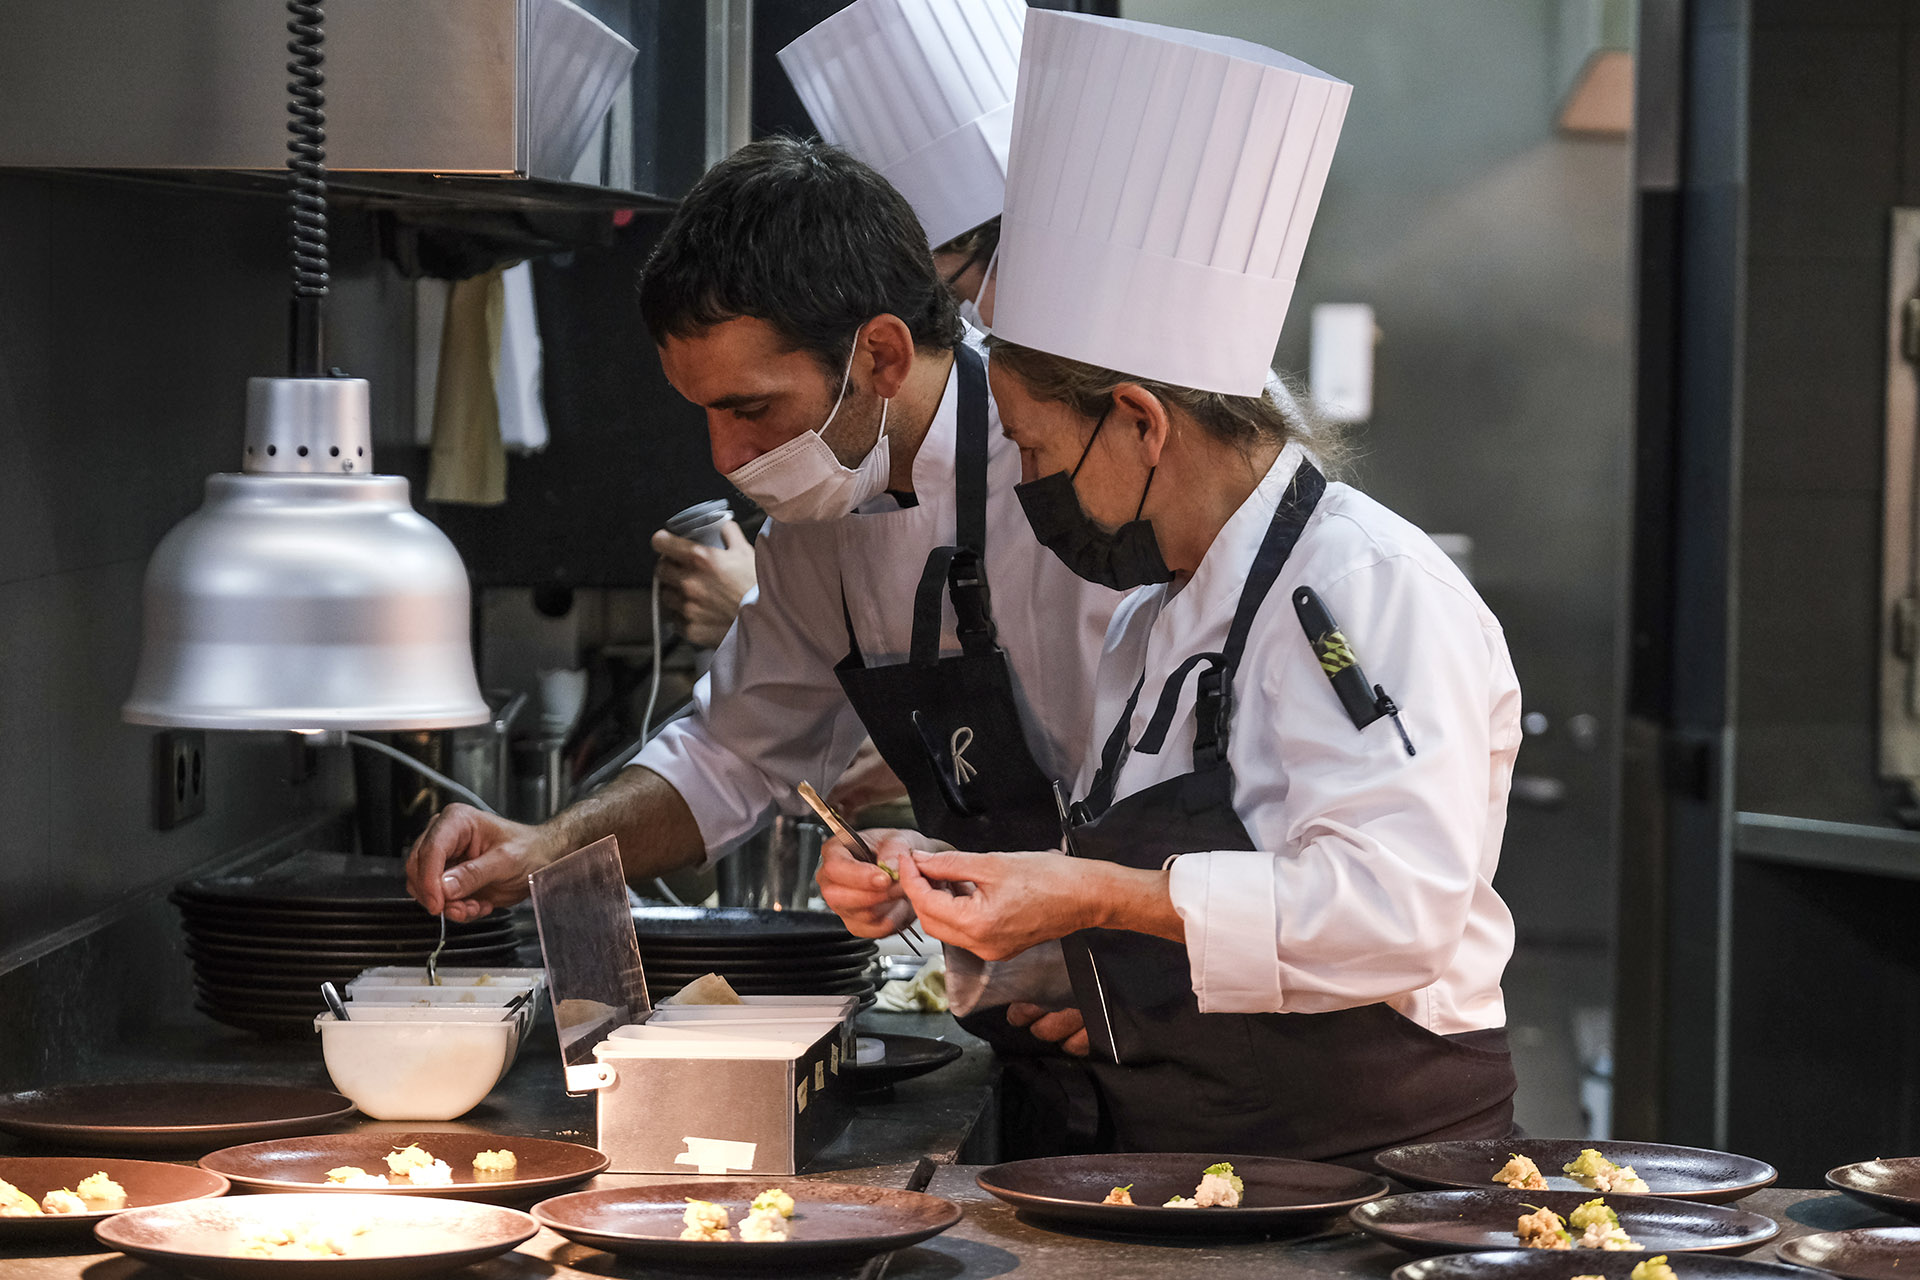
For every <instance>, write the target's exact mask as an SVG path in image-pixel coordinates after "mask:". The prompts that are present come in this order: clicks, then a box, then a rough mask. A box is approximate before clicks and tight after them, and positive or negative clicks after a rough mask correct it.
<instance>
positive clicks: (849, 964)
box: [640, 952, 874, 977]
mask: <svg viewBox="0 0 1920 1280" xmlns="http://www.w3.org/2000/svg"><path fill="white" fill-rule="evenodd" d="M873 959H874V958H873V954H872V953H871V952H849V953H848V954H846V955H830V956H772V957H768V958H766V959H762V960H730V959H726V958H724V957H715V958H712V959H703V958H701V957H698V956H694V957H688V956H660V955H648V954H645V953H644V952H643V953H642V954H641V956H640V963H641V964H643V965H645V966H646V967H647V968H648V969H661V970H665V971H668V972H673V973H738V974H746V975H751V976H754V977H778V976H779V975H781V974H784V973H827V972H831V971H839V970H844V971H852V972H855V973H857V972H859V971H860V970H862V969H865V968H867V967H869V966H870V965H872V964H873Z"/></svg>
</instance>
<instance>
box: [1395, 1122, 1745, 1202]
mask: <svg viewBox="0 0 1920 1280" xmlns="http://www.w3.org/2000/svg"><path fill="white" fill-rule="evenodd" d="M1585 1147H1592V1148H1593V1149H1594V1150H1596V1151H1598V1152H1599V1153H1600V1154H1601V1155H1603V1156H1605V1157H1606V1158H1607V1159H1609V1160H1611V1161H1613V1162H1614V1163H1615V1164H1619V1165H1631V1166H1633V1171H1634V1172H1635V1173H1637V1174H1639V1175H1640V1177H1641V1179H1642V1180H1643V1181H1644V1182H1645V1183H1646V1184H1647V1187H1648V1190H1647V1191H1644V1192H1638V1193H1636V1192H1631V1191H1610V1192H1608V1193H1607V1194H1608V1195H1634V1194H1640V1195H1655V1196H1665V1197H1667V1198H1668V1199H1669V1200H1698V1201H1700V1202H1702V1203H1704V1204H1726V1203H1728V1202H1729V1201H1732V1200H1738V1199H1739V1198H1740V1197H1741V1196H1744V1195H1749V1194H1751V1193H1752V1192H1755V1191H1758V1190H1759V1189H1760V1188H1762V1187H1764V1186H1767V1185H1769V1184H1770V1183H1772V1182H1773V1180H1774V1179H1775V1178H1777V1177H1779V1176H1780V1175H1779V1173H1778V1172H1777V1171H1776V1170H1775V1169H1774V1167H1773V1166H1772V1165H1770V1164H1767V1163H1766V1162H1764V1161H1761V1160H1754V1159H1752V1158H1750V1157H1748V1156H1736V1155H1729V1154H1728V1153H1726V1152H1724V1151H1707V1150H1704V1149H1702V1148H1699V1147H1670V1146H1663V1145H1661V1144H1659V1143H1654V1142H1601V1141H1591V1140H1586V1139H1575V1138H1498V1139H1487V1140H1476V1141H1470V1142H1422V1143H1419V1144H1416V1145H1414V1146H1409V1147H1395V1148H1394V1149H1393V1150H1391V1151H1386V1152H1382V1153H1381V1155H1380V1157H1379V1162H1380V1168H1381V1169H1382V1170H1384V1171H1385V1172H1386V1173H1387V1174H1388V1175H1389V1176H1391V1177H1395V1178H1398V1179H1400V1180H1401V1181H1402V1182H1405V1183H1407V1184H1408V1185H1410V1186H1415V1187H1462V1188H1464V1189H1466V1190H1469V1191H1477V1190H1479V1189H1481V1188H1483V1187H1489V1186H1495V1185H1497V1184H1495V1183H1494V1181H1493V1175H1494V1174H1496V1173H1498V1172H1499V1171H1500V1167H1501V1166H1502V1165H1504V1164H1506V1162H1507V1158H1508V1156H1510V1155H1522V1156H1525V1157H1527V1158H1528V1159H1529V1160H1532V1161H1533V1162H1534V1163H1535V1164H1537V1165H1539V1166H1540V1172H1541V1174H1542V1175H1543V1176H1544V1177H1545V1178H1546V1180H1547V1186H1548V1187H1549V1188H1550V1189H1552V1190H1554V1191H1586V1188H1584V1187H1582V1186H1581V1185H1580V1184H1579V1183H1577V1182H1575V1181H1574V1180H1573V1179H1572V1178H1569V1177H1567V1176H1566V1175H1565V1174H1563V1173H1561V1172H1560V1170H1561V1168H1562V1167H1563V1166H1565V1165H1567V1164H1570V1163H1572V1162H1573V1161H1574V1160H1575V1159H1576V1158H1577V1157H1578V1156H1579V1154H1580V1152H1581V1149H1582V1148H1585ZM1586 1194H1587V1195H1588V1196H1589V1197H1591V1196H1593V1195H1595V1194H1597V1193H1596V1192H1593V1191H1587V1192H1586Z"/></svg>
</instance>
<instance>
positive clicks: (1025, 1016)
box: [1007, 1002, 1087, 1058]
mask: <svg viewBox="0 0 1920 1280" xmlns="http://www.w3.org/2000/svg"><path fill="white" fill-rule="evenodd" d="M1007 1025H1009V1026H1014V1027H1025V1028H1026V1029H1027V1030H1029V1031H1031V1032H1032V1033H1033V1035H1034V1038H1035V1039H1036V1040H1045V1041H1046V1042H1047V1043H1048V1044H1057V1045H1059V1046H1060V1048H1061V1049H1063V1050H1064V1051H1066V1052H1067V1053H1070V1054H1072V1055H1073V1056H1074V1057H1076V1058H1084V1057H1086V1056H1087V1020H1086V1019H1085V1018H1083V1017H1081V1016H1080V1011H1079V1010H1078V1009H1048V1008H1046V1007H1045V1006H1044V1005H1037V1004H1021V1003H1017V1002H1016V1003H1014V1004H1010V1005H1008V1006H1007Z"/></svg>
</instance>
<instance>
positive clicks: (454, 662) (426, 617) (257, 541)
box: [122, 378, 489, 729]
mask: <svg viewBox="0 0 1920 1280" xmlns="http://www.w3.org/2000/svg"><path fill="white" fill-rule="evenodd" d="M366 388H367V384H366V383H365V382H362V381H359V380H357V379H348V378H314V379H290V378H275V379H267V378H256V379H253V380H252V383H251V385H250V386H249V389H248V423H247V467H248V469H247V471H246V472H242V473H231V474H221V475H215V476H209V477H208V478H207V485H206V500H205V503H204V505H202V506H201V508H200V510H198V511H197V512H195V513H194V514H193V515H191V516H189V517H187V519H185V520H184V521H182V522H181V523H180V524H179V525H177V526H175V527H174V528H173V529H172V530H171V531H170V532H168V534H167V535H166V537H165V538H163V539H162V540H161V542H160V545H159V547H158V548H156V549H155V551H154V554H153V559H152V560H151V561H150V562H149V563H148V566H147V577H146V592H145V619H144V630H143V637H142V642H141V649H140V666H139V671H138V674H137V675H136V676H135V679H134V687H133V694H132V696H131V697H130V698H129V699H128V700H127V703H126V705H125V707H124V708H123V709H122V714H123V715H124V716H125V718H126V719H127V720H129V721H132V722H133V723H135V724H159V725H183V726H189V727H195V728H206V729H442V728H452V727H454V726H458V725H467V724H478V723H481V722H483V721H485V720H486V719H487V718H488V715H489V713H488V709H487V703H486V700H485V699H484V698H482V697H481V696H480V689H479V685H478V682H477V681H476V680H475V678H474V669H473V655H472V649H471V645H470V642H469V629H470V626H471V616H470V612H469V599H470V597H469V592H468V586H467V575H466V569H465V567H464V566H463V565H462V564H461V562H460V555H459V553H458V552H457V551H455V550H454V547H453V544H452V543H451V542H449V541H448V540H447V537H446V535H445V534H443V533H442V532H441V531H440V530H439V529H438V528H437V527H435V526H434V525H433V524H432V523H431V522H430V521H428V520H427V519H426V518H425V517H423V516H421V515H420V514H419V513H417V512H416V511H414V510H413V507H412V505H411V504H410V503H409V501H408V490H407V482H406V480H405V479H404V478H403V477H400V476H374V475H365V474H359V473H358V472H360V471H363V470H364V468H365V467H366V466H367V465H369V463H368V459H369V458H370V455H371V452H372V450H371V448H370V446H369V444H368V439H369V435H370V433H369V431H368V430H367V394H366Z"/></svg>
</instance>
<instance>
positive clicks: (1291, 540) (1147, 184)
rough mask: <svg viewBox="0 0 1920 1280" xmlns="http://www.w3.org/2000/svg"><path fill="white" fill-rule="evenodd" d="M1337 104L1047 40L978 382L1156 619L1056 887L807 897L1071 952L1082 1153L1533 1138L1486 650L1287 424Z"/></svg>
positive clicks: (1126, 29) (1028, 500)
mask: <svg viewBox="0 0 1920 1280" xmlns="http://www.w3.org/2000/svg"><path fill="white" fill-rule="evenodd" d="M1121 85H1125V86H1129V87H1130V88H1131V90H1132V91H1130V92H1119V93H1116V91H1115V89H1116V86H1121ZM1350 93H1351V89H1350V87H1349V86H1347V85H1345V84H1342V83H1340V82H1338V81H1336V80H1333V79H1331V78H1330V77H1327V76H1325V75H1324V74H1322V73H1320V72H1317V71H1315V70H1313V69H1312V68H1310V67H1306V66H1304V65H1303V64H1301V63H1298V62H1296V61H1294V60H1292V59H1290V58H1287V57H1285V56H1284V55H1280V54H1276V53H1274V52H1272V51H1270V50H1266V49H1263V48H1260V47H1258V46H1254V45H1249V44H1245V43H1242V42H1239V41H1228V40H1222V39H1218V38H1213V37H1196V36H1192V35H1190V33H1185V32H1178V31H1172V30H1169V29H1166V28H1159V27H1149V26H1146V25H1144V24H1138V23H1129V22H1121V21H1117V20H1110V19H1095V18H1088V17H1083V16H1078V15H1069V14H1063V13H1051V12H1043V11H1040V10H1035V11H1034V12H1033V13H1031V14H1030V15H1029V17H1028V25H1027V37H1026V48H1025V52H1024V54H1023V66H1022V79H1021V90H1020V98H1019V102H1018V104H1017V108H1016V121H1015V126H1014V144H1013V157H1012V163H1011V169H1010V172H1009V177H1008V191H1007V209H1006V217H1005V242H1004V254H1005V258H1004V265H1003V274H1002V278H1001V281H1000V298H999V311H998V314H997V316H996V322H995V339H994V346H993V351H992V358H991V372H990V376H991V379H992V383H993V386H994V390H995V393H996V398H997V400H998V403H999V405H1000V408H1001V414H1002V422H1003V429H1004V430H1005V432H1006V434H1007V435H1008V436H1009V437H1010V438H1011V439H1013V440H1014V442H1015V443H1016V444H1017V445H1018V446H1019V448H1020V452H1021V457H1022V464H1023V468H1022V469H1023V474H1024V476H1025V478H1026V483H1025V484H1023V486H1022V487H1021V489H1020V496H1021V501H1022V505H1023V506H1024V508H1025V510H1026V513H1027V515H1028V517H1029V519H1030V520H1031V522H1032V524H1033V527H1034V532H1035V533H1036V534H1037V535H1038V537H1039V538H1040V540H1041V541H1042V542H1043V543H1045V544H1046V545H1047V546H1048V547H1049V548H1051V549H1052V550H1053V551H1054V552H1055V553H1056V554H1057V555H1059V556H1060V558H1061V559H1062V560H1063V561H1065V563H1066V564H1067V565H1068V566H1069V567H1070V568H1072V569H1073V570H1074V571H1075V572H1076V573H1077V574H1079V575H1080V576H1082V577H1085V578H1087V579H1089V580H1092V581H1095V582H1100V583H1104V584H1105V585H1108V586H1113V587H1122V588H1125V587H1133V588H1138V590H1136V591H1135V592H1134V593H1133V594H1132V595H1130V596H1129V597H1128V598H1127V600H1126V601H1125V602H1124V603H1123V604H1122V605H1121V607H1120V610H1119V611H1118V612H1117V613H1116V614H1115V616H1114V619H1113V622H1112V624H1111V626H1110V627H1109V630H1108V633H1107V642H1106V646H1105V649H1104V652H1103V655H1102V658H1101V663H1100V670H1099V677H1098V682H1097V685H1096V704H1095V722H1096V725H1097V728H1096V730H1095V735H1096V736H1095V738H1094V743H1095V745H1096V749H1095V750H1094V751H1093V752H1092V753H1091V755H1092V756H1094V757H1096V758H1094V759H1092V760H1090V762H1089V764H1088V766H1087V767H1086V769H1085V771H1083V774H1082V776H1081V780H1080V785H1079V787H1078V788H1077V789H1076V795H1078V796H1079V797H1080V799H1079V801H1078V803H1077V804H1076V806H1075V813H1074V818H1075V821H1074V823H1073V825H1072V826H1071V830H1070V831H1067V832H1065V838H1064V841H1063V844H1064V851H1065V853H1066V854H1068V855H1070V856H1065V857H1063V856H1059V854H1058V853H1056V852H1052V851H1048V852H927V851H919V852H914V851H910V850H909V848H908V846H907V844H906V843H905V842H904V841H902V840H899V839H896V838H887V839H883V840H882V841H881V844H882V846H883V848H882V857H883V860H886V861H890V862H894V863H896V864H897V868H898V873H899V877H900V883H899V886H898V889H897V890H895V889H893V888H892V887H891V885H890V882H888V881H887V880H886V878H885V877H884V876H882V875H881V874H880V873H879V872H877V871H876V870H875V869H874V868H871V867H867V866H863V865H861V864H859V863H855V862H852V861H851V859H850V858H848V857H847V855H846V853H845V851H844V849H842V848H840V847H837V846H836V847H834V848H833V849H832V850H831V851H830V853H829V856H828V859H827V861H826V862H825V863H824V864H823V868H822V872H821V883H822V885H823V888H824V890H825V892H826V895H827V898H828V901H829V902H830V903H832V904H833V905H834V906H835V907H836V909H838V910H840V911H841V912H842V914H843V916H845V917H846V918H847V919H848V920H849V923H850V926H851V927H853V928H855V930H856V931H858V932H866V933H878V932H885V931H887V930H889V929H891V928H894V927H898V926H899V925H900V924H901V923H902V922H904V920H906V919H908V918H911V917H913V916H917V917H918V919H919V922H920V924H921V926H922V927H923V928H924V929H925V930H926V931H927V932H928V933H930V934H932V935H933V936H935V937H937V938H940V939H942V940H943V941H945V942H947V943H949V944H951V945H954V946H958V947H962V948H966V949H967V950H969V951H971V952H973V953H975V954H977V955H979V956H982V957H985V958H988V959H1000V958H1004V957H1007V956H1013V955H1019V954H1023V953H1027V952H1029V951H1030V950H1031V949H1034V948H1038V947H1040V946H1041V945H1042V944H1050V943H1051V942H1052V941H1053V940H1055V939H1060V940H1062V942H1063V947H1064V953H1065V960H1066V966H1067V969H1068V971H1069V973H1070V975H1071V978H1072V985H1073V991H1074V996H1075V1004H1076V1005H1077V1010H1063V1011H1060V1012H1058V1013H1055V1014H1052V1015H1050V1016H1049V1017H1048V1018H1046V1019H1042V1021H1041V1022H1040V1023H1037V1024H1036V1025H1035V1029H1036V1031H1039V1032H1041V1033H1042V1034H1043V1035H1047V1036H1050V1037H1052V1038H1056V1039H1060V1040H1062V1041H1063V1042H1064V1044H1065V1046H1066V1047H1067V1049H1068V1050H1069V1051H1075V1050H1077V1051H1079V1052H1080V1053H1082V1054H1084V1057H1083V1058H1080V1059H1079V1061H1080V1062H1081V1063H1082V1064H1083V1065H1082V1066H1081V1068H1080V1075H1079V1077H1078V1079H1077V1082H1076V1084H1075V1086H1074V1087H1073V1088H1070V1089H1069V1090H1068V1091H1067V1094H1066V1095H1065V1096H1064V1098H1063V1108H1064V1111H1065V1113H1066V1114H1067V1115H1069V1116H1072V1117H1074V1119H1073V1120H1072V1121H1071V1122H1069V1123H1067V1124H1066V1125H1065V1127H1064V1131H1063V1132H1062V1133H1061V1134H1060V1135H1058V1138H1057V1141H1058V1142H1059V1143H1060V1145H1061V1146H1062V1148H1063V1149H1117V1150H1175V1151H1207V1150H1218V1151H1231V1152H1244V1153H1254V1154H1269V1155H1284V1156H1294V1157H1299V1158H1306V1159H1320V1160H1328V1159H1331V1160H1340V1161H1347V1162H1353V1163H1360V1164H1364V1163H1365V1162H1366V1161H1367V1160H1368V1159H1370V1157H1371V1156H1372V1155H1373V1154H1375V1153H1377V1152H1378V1151H1380V1150H1382V1149H1384V1148H1386V1147H1389V1146H1394V1145H1397V1144H1400V1143H1403V1142H1412V1141H1419V1140H1426V1139H1435V1138H1446V1137H1500V1136H1504V1135H1506V1134H1507V1133H1508V1132H1509V1131H1510V1128H1511V1123H1512V1095H1513V1088H1514V1079H1513V1070H1512V1063H1511V1059H1510V1058H1509V1056H1508V1054H1507V1051H1506V1044H1505V1031H1504V1026H1505V1010H1504V1006H1503V1003H1502V998H1501V991H1500V975H1501V972H1502V970H1503V968H1504V967H1505V964H1506V961H1507V958H1508V956H1509V955H1510V953H1511V950H1512V942H1513V925H1512V918H1511V916H1510V915H1509V914H1508V912H1507V909H1506V907H1505V905H1504V904H1503V903H1502V902H1501V900H1500V898H1499V896H1498V895H1497V894H1496V893H1495V892H1494V890H1493V883H1492V882H1493V874H1494V868H1495V865H1496V863H1497V861H1498V858H1499V850H1500V839H1501V834H1502V830H1503V827H1504V821H1505V808H1506V799H1507V789H1508V783H1509V780H1510V777H1511V773H1512V768H1513V760H1514V755H1515V752H1516V750H1517V748H1518V745H1519V741H1520V730H1519V717H1520V698H1519V688H1518V685H1517V682H1516V681H1515V678H1514V674H1513V668H1512V665H1511V663H1510V661H1509V660H1508V656H1507V650H1506V645H1505V642H1504V640H1503V638H1502V636H1501V632H1500V628H1499V624H1498V623H1497V622H1496V621H1495V620H1494V618H1493V617H1492V615H1491V614H1490V613H1489V612H1488V611H1487V609H1486V607H1485V606H1484V605H1483V604H1482V603H1481V602H1480V600H1479V598H1478V597H1477V596H1476V595H1475V594H1474V591H1473V589H1472V588H1471V587H1470V586H1469V585H1468V584H1467V582H1466V580H1465V579H1464V578H1463V577H1462V576H1461V575H1460V573H1459V572H1458V571H1457V570H1456V569H1455V568H1454V566H1453V565H1452V563H1451V562H1450V561H1449V560H1448V559H1447V557H1446V556H1445V555H1444V554H1443V553H1442V552H1441V551H1439V550H1438V549H1437V548H1436V547H1435V546H1434V544H1433V543H1432V541H1431V540H1429V539H1428V538H1427V537H1426V536H1425V535H1424V534H1422V533H1421V532H1420V531H1419V530H1418V529H1416V528H1414V527H1413V526H1412V525H1410V524H1409V523H1407V522H1406V521H1405V520H1403V519H1401V518H1400V517H1398V516H1396V515H1394V514H1393V513H1392V512H1390V511H1388V510H1386V509H1385V508H1384V507H1382V506H1380V504H1378V503H1377V502H1374V501H1373V500H1371V499H1369V498H1367V497H1366V496H1364V495H1362V494H1360V493H1359V492H1357V491H1355V490H1353V489H1351V488H1349V487H1347V486H1346V485H1344V484H1339V483H1331V482H1329V481H1328V480H1327V479H1326V477H1325V475H1324V473H1323V471H1322V470H1321V468H1320V467H1319V466H1318V465H1317V461H1318V460H1317V458H1316V454H1315V451H1314V449H1313V447H1312V444H1313V442H1312V440H1311V438H1310V437H1309V436H1308V435H1307V433H1306V431H1305V430H1304V423H1303V421H1302V420H1301V416H1300V414H1299V413H1298V411H1297V410H1292V409H1291V408H1284V407H1283V401H1281V400H1277V399H1276V398H1275V397H1274V396H1272V395H1271V394H1263V383H1264V381H1265V379H1266V377H1267V371H1268V363H1269V359H1270V355H1271V352H1272V350H1273V347H1274V344H1275V342H1276V341H1277V340H1278V337H1279V333H1280V325H1281V321H1282V319H1283V318H1284V316H1285V312H1286V307H1287V301H1288V297H1289V295H1290V293H1291V282H1292V277H1293V276H1294V274H1295V272H1296V270H1297V267H1298V264H1299V261H1300V256H1301V252H1302V249H1303V248H1304V242H1305V239H1306V234H1307V230H1308V227H1309V225H1310V223H1311V219H1312V214H1313V211H1314V209H1315V207H1316V206H1317V203H1318V200H1319V195H1320V191H1321V188H1322V186H1323V184H1324V182H1325V177H1326V173H1327V170H1328V165H1329V162H1330V160H1331V156H1332V151H1333V147H1334V143H1335V141H1336V139H1337V136H1338V131H1339V127H1340V123H1341V120H1342V118H1343V116H1344V113H1345V107H1346V101H1347V98H1348V96H1349V94H1350ZM1363 672H1364V674H1362V673H1363ZM919 843H920V844H921V845H922V846H924V845H925V844H927V843H928V842H926V841H924V840H922V841H920V842H919Z"/></svg>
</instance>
